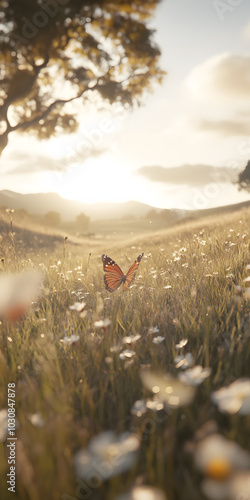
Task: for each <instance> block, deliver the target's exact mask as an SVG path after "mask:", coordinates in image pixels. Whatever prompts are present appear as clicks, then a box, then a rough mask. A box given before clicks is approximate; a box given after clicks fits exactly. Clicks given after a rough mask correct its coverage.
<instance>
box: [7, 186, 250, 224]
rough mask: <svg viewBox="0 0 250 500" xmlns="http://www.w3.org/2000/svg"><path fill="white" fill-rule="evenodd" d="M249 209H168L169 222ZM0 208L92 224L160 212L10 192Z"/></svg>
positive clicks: (130, 204)
mask: <svg viewBox="0 0 250 500" xmlns="http://www.w3.org/2000/svg"><path fill="white" fill-rule="evenodd" d="M248 206H250V201H245V202H242V203H237V204H234V205H227V206H223V207H215V208H209V209H205V210H179V209H174V208H173V209H172V210H171V212H172V221H174V220H176V221H178V220H180V219H183V218H185V217H192V218H196V217H201V216H206V215H213V214H216V213H218V214H220V213H222V212H226V211H232V210H233V211H234V210H240V209H241V208H244V207H248ZM0 207H6V208H14V209H15V210H18V209H24V210H26V211H27V212H29V213H30V214H31V215H39V216H42V215H44V214H45V213H47V212H49V211H55V212H58V213H59V214H60V216H61V218H62V221H65V222H67V221H72V220H74V219H75V217H76V216H77V215H79V214H80V213H81V212H83V213H84V214H86V215H87V216H89V217H90V219H91V220H92V221H95V220H104V219H120V218H122V217H128V216H130V215H132V216H134V217H144V216H145V215H146V214H147V213H148V212H149V211H150V210H152V209H155V210H156V212H158V213H160V212H161V209H158V208H154V207H152V206H151V205H147V204H145V203H140V202H138V201H128V202H126V203H93V204H87V203H80V202H78V201H74V200H67V199H65V198H62V197H61V196H60V195H59V194H57V193H36V194H20V193H15V192H14V191H8V190H3V191H0Z"/></svg>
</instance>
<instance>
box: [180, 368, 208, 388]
mask: <svg viewBox="0 0 250 500" xmlns="http://www.w3.org/2000/svg"><path fill="white" fill-rule="evenodd" d="M210 375H211V368H202V366H201V365H197V366H194V367H193V368H189V369H188V370H186V371H185V372H183V373H179V374H178V378H179V379H180V380H181V381H182V382H184V383H185V384H188V385H200V384H202V382H204V380H206V378H208V377H209V376H210Z"/></svg>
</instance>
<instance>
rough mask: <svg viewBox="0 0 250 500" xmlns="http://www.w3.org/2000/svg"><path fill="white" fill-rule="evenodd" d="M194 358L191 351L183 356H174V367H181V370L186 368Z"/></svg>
mask: <svg viewBox="0 0 250 500" xmlns="http://www.w3.org/2000/svg"><path fill="white" fill-rule="evenodd" d="M193 361H194V358H193V355H192V353H191V352H187V354H185V356H181V355H180V356H176V358H175V360H174V362H175V366H176V368H181V369H182V370H186V369H187V368H189V366H191V365H192V364H193Z"/></svg>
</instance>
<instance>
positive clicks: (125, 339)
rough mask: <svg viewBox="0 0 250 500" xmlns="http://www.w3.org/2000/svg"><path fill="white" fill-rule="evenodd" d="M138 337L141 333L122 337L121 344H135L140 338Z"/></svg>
mask: <svg viewBox="0 0 250 500" xmlns="http://www.w3.org/2000/svg"><path fill="white" fill-rule="evenodd" d="M140 338H141V335H130V336H129V337H123V339H122V342H123V344H128V345H131V344H135V342H137V340H140Z"/></svg>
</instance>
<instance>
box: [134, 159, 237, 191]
mask: <svg viewBox="0 0 250 500" xmlns="http://www.w3.org/2000/svg"><path fill="white" fill-rule="evenodd" d="M237 173H238V171H237V172H236V170H235V169H233V168H231V167H230V168H225V167H213V166H211V165H204V164H197V165H188V164H185V165H181V166H179V167H166V168H165V167H160V166H155V167H154V166H151V167H141V168H139V169H137V171H136V174H139V175H143V176H144V177H145V178H146V179H147V180H149V181H151V182H161V183H166V184H175V185H188V186H196V187H197V186H204V185H205V184H211V183H214V182H217V183H223V184H224V183H232V182H233V181H234V180H235V177H236V175H237Z"/></svg>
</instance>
